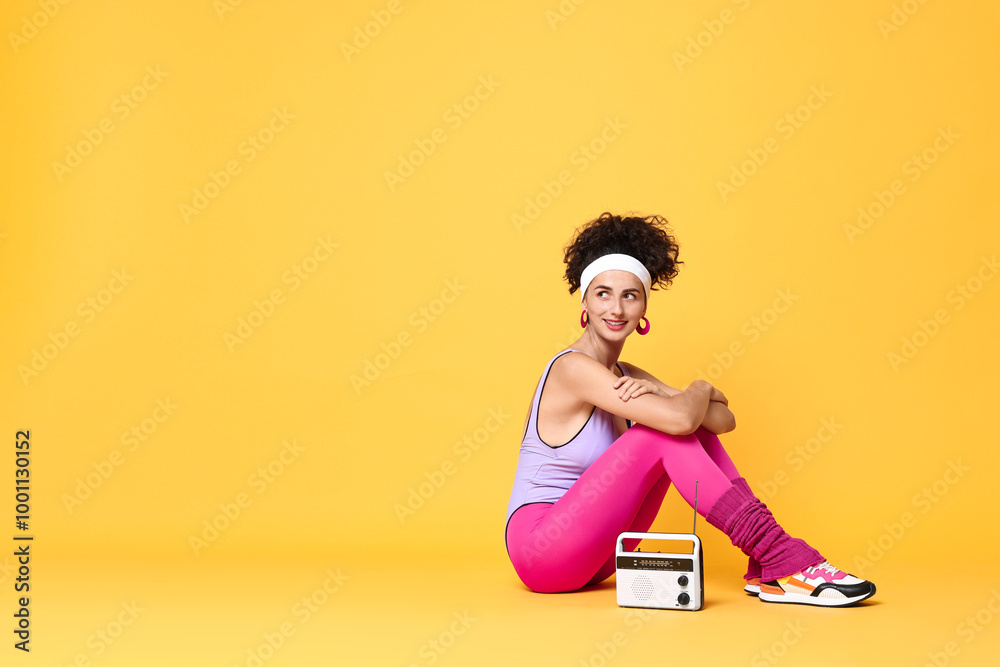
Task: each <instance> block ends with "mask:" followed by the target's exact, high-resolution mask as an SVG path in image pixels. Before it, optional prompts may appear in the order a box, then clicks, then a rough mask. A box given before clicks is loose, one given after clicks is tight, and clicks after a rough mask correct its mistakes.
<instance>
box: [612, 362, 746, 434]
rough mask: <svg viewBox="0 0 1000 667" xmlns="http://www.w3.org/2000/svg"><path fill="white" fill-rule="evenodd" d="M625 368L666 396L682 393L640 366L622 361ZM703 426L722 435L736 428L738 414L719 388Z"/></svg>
mask: <svg viewBox="0 0 1000 667" xmlns="http://www.w3.org/2000/svg"><path fill="white" fill-rule="evenodd" d="M622 364H624V366H625V368H626V369H627V370H628V372H629V375H631V376H632V377H636V378H640V379H642V380H647V381H649V382H652V383H653V384H654V385H656V386H657V387H658V388H659V390H660V391H661V392H662V393H663V395H666V396H674V395H675V394H679V393H681V390H680V389H675V388H673V387H671V386H670V385H668V384H665V383H663V382H661V381H660V380H658V379H657V378H655V377H653V375H652V374H651V373H647V372H646V371H644V370H642V369H641V368H639V367H638V366H634V365H632V364H629V363H626V362H624V361H623V362H622ZM700 425H701V426H704V427H705V428H706V429H708V430H709V431H711V432H712V433H715V434H716V435H720V434H722V433H729V432H730V431H732V430H734V429H735V428H736V415H734V414H733V412H732V410H730V409H729V400H728V399H726V397H725V395H724V394H723V393H722V392H721V391H719V390H718V388H716V389H715V391H714V392H713V393H712V399H711V402H709V404H708V409H707V410H706V411H705V418H704V419H703V420H702V422H701V424H700Z"/></svg>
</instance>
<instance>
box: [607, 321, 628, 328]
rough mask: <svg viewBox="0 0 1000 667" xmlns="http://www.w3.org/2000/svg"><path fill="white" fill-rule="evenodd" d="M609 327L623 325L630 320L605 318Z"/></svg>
mask: <svg viewBox="0 0 1000 667" xmlns="http://www.w3.org/2000/svg"><path fill="white" fill-rule="evenodd" d="M604 321H605V322H606V323H607V325H608V326H609V327H615V328H618V327H623V326H625V325H626V324H628V320H604Z"/></svg>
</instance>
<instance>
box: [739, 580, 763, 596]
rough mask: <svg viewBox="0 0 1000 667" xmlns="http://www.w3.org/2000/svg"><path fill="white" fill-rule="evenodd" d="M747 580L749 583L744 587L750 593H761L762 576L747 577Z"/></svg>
mask: <svg viewBox="0 0 1000 667" xmlns="http://www.w3.org/2000/svg"><path fill="white" fill-rule="evenodd" d="M746 582H747V585H746V586H744V587H743V590H745V591H746V592H747V593H749V594H750V595H759V594H760V577H751V578H750V579H747V580H746Z"/></svg>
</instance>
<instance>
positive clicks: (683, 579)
mask: <svg viewBox="0 0 1000 667" xmlns="http://www.w3.org/2000/svg"><path fill="white" fill-rule="evenodd" d="M677 585H678V586H687V585H688V578H687V575H686V574H682V575H681V576H679V577H677ZM685 604H686V603H685Z"/></svg>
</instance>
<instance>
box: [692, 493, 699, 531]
mask: <svg viewBox="0 0 1000 667" xmlns="http://www.w3.org/2000/svg"><path fill="white" fill-rule="evenodd" d="M697 529H698V480H695V481H694V522H693V523H692V524H691V533H692V534H694V532H695V531H696V530H697Z"/></svg>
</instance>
